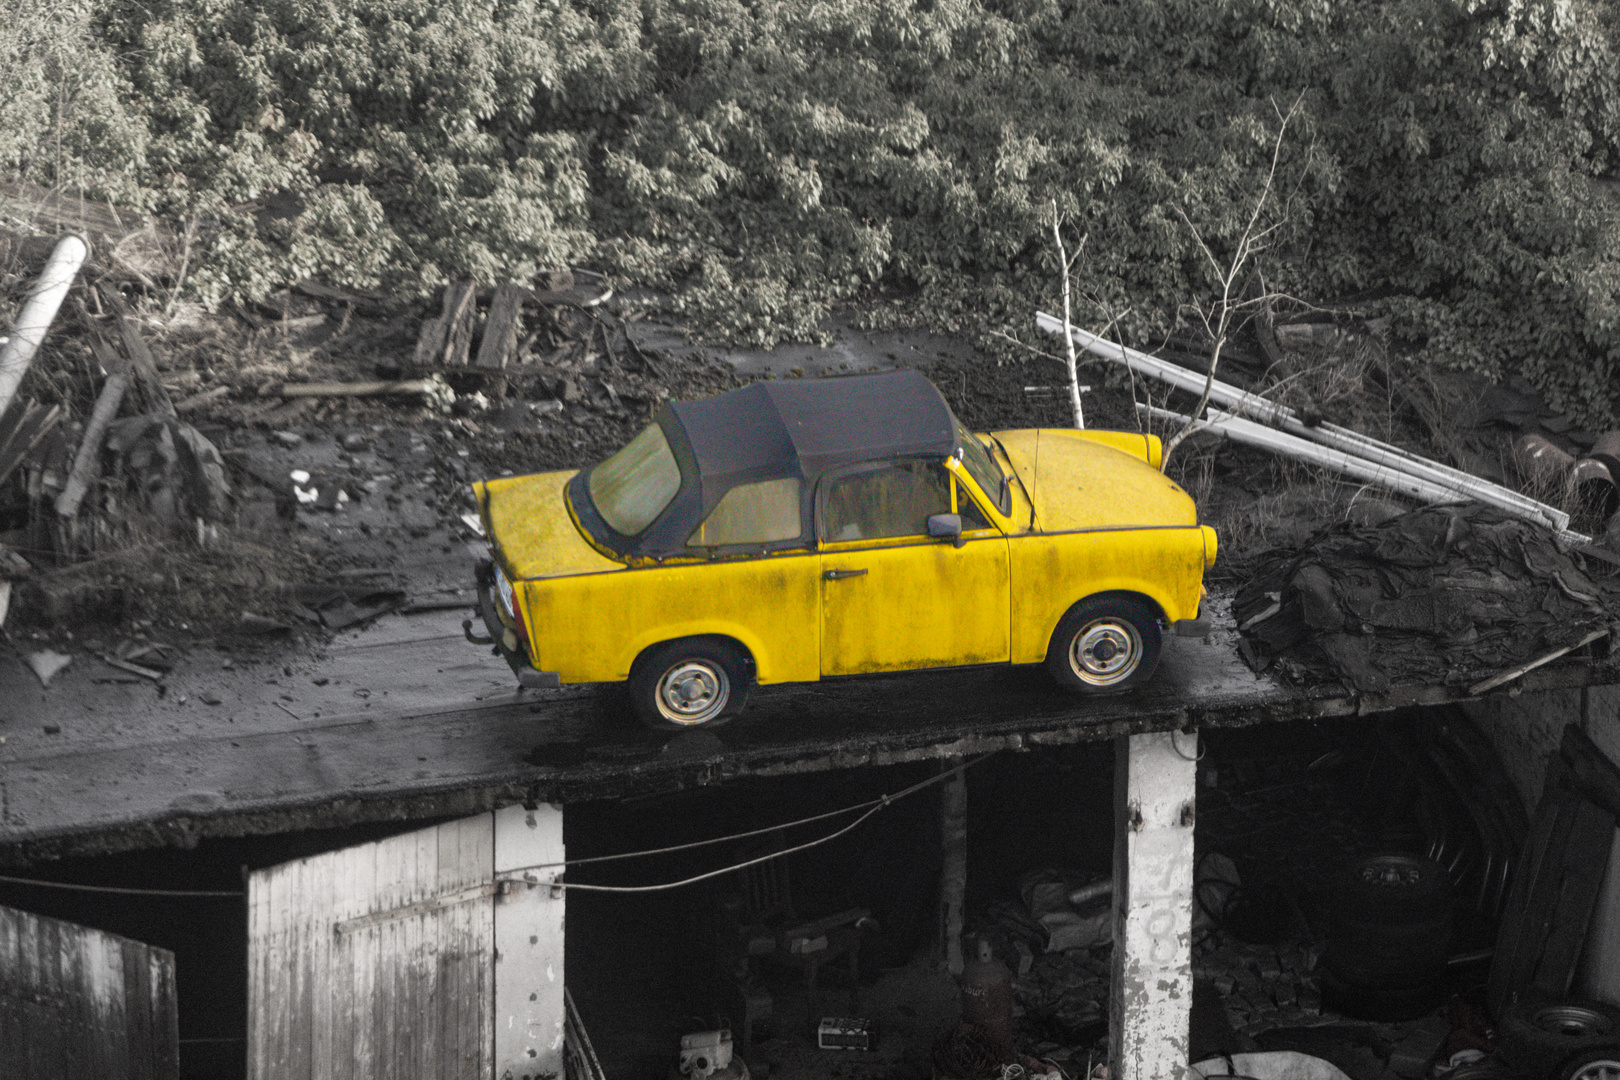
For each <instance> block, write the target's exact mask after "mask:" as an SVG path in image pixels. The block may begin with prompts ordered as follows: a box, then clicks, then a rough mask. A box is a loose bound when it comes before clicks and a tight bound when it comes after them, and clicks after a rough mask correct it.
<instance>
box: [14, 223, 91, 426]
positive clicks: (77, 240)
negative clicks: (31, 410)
mask: <svg viewBox="0 0 1620 1080" xmlns="http://www.w3.org/2000/svg"><path fill="white" fill-rule="evenodd" d="M89 257H90V245H89V244H88V243H87V242H86V241H85V239H84V237H82V236H79V235H77V234H76V233H68V234H67V235H66V236H64V237H62V239H61V240H60V241H59V242H58V243H57V245H56V250H54V251H52V252H51V257H50V258H49V259H47V260H46V262H45V269H44V270H43V271H41V272H40V275H39V280H38V281H36V282H34V287H33V288H32V289H30V290H29V291H28V299H26V300H24V301H23V306H22V310H21V311H20V312H18V313H17V321H16V323H15V325H14V326H13V327H12V331H11V338H10V340H8V341H7V342H6V343H5V345H4V347H0V416H4V415H5V412H6V409H7V408H8V407H9V406H10V405H11V400H12V398H14V397H16V396H17V387H18V386H19V385H21V384H22V379H23V375H25V374H27V372H28V365H29V363H31V362H32V361H33V359H34V352H35V350H36V349H38V348H39V345H40V342H42V341H44V340H45V331H47V330H49V329H50V327H51V320H53V319H55V318H56V310H57V308H59V307H61V306H62V299H63V298H64V297H65V296H67V291H68V289H69V288H70V287H71V286H72V284H73V279H74V278H75V277H76V276H78V273H79V267H81V266H83V265H84V260H85V259H87V258H89Z"/></svg>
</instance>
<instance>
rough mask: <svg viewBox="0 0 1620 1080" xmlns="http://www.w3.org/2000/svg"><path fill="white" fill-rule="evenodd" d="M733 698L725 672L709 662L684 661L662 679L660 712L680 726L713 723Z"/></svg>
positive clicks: (659, 692) (659, 697) (659, 702)
mask: <svg viewBox="0 0 1620 1080" xmlns="http://www.w3.org/2000/svg"><path fill="white" fill-rule="evenodd" d="M730 697H731V680H730V679H728V678H727V677H726V672H725V669H724V668H722V667H720V666H719V665H718V664H713V663H710V662H709V661H706V660H683V661H681V662H680V663H678V664H676V665H675V666H673V667H671V668H670V669H669V670H668V671H666V672H664V677H663V678H661V679H659V680H658V711H659V713H661V714H662V715H663V717H664V719H665V720H669V721H671V722H672V723H676V724H702V723H706V722H707V721H710V720H713V719H714V718H715V717H716V716H719V715H720V712H721V710H723V709H724V708H725V707H726V702H727V700H729V699H730Z"/></svg>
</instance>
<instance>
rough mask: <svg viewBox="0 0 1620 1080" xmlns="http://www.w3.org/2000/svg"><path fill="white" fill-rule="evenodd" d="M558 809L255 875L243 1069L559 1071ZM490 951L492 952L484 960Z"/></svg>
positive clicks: (455, 1074) (301, 1078)
mask: <svg viewBox="0 0 1620 1080" xmlns="http://www.w3.org/2000/svg"><path fill="white" fill-rule="evenodd" d="M561 858H562V811H561V810H560V809H559V808H554V807H542V808H541V810H540V811H525V810H524V809H523V808H522V807H513V808H510V809H508V810H500V811H496V812H495V813H493V814H480V815H478V816H477V817H472V818H467V819H465V820H463V821H456V822H451V823H449V824H445V825H439V826H436V827H434V828H430V829H423V830H421V831H420V832H415V833H410V834H408V835H405V836H397V837H394V838H392V839H389V840H383V841H380V842H378V843H374V844H362V845H359V846H357V847H353V848H346V849H344V850H341V851H334V852H329V853H327V854H325V855H317V856H314V857H311V858H308V859H301V860H299V861H297V862H291V863H285V864H283V865H281V866H276V867H271V868H270V869H267V870H261V871H257V872H255V873H254V874H253V875H252V876H251V877H250V879H249V883H248V987H249V990H248V1006H249V1011H248V1072H249V1076H250V1077H253V1078H254V1080H305V1078H308V1080H327V1078H331V1080H347V1078H356V1080H360V1078H371V1077H376V1078H379V1080H382V1078H413V1080H428V1078H435V1077H442V1078H468V1080H474V1078H476V1080H490V1078H493V1077H498V1076H505V1075H507V1074H510V1075H511V1076H512V1077H513V1080H519V1078H521V1077H523V1076H530V1077H534V1078H538V1077H540V1076H543V1075H545V1074H546V1073H548V1072H549V1073H551V1074H552V1075H556V1074H557V1073H560V1072H561V1064H562V1024H563V1007H562V994H563V987H562V906H563V905H562V901H561V899H560V897H553V896H552V895H551V893H552V890H551V889H550V888H549V887H547V886H548V885H549V881H550V880H551V877H552V876H553V871H550V870H545V871H540V872H532V871H531V872H528V873H525V872H524V869H525V868H526V867H534V866H536V865H537V864H540V863H545V862H552V861H558V860H560V859H561ZM497 958H498V959H497Z"/></svg>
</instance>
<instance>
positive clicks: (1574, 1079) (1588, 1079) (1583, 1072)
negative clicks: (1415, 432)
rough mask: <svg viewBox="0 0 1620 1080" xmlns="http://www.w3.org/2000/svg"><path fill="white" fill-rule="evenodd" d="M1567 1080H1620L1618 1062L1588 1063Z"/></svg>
mask: <svg viewBox="0 0 1620 1080" xmlns="http://www.w3.org/2000/svg"><path fill="white" fill-rule="evenodd" d="M1569 1080H1620V1060H1616V1059H1615V1058H1604V1059H1603V1060H1601V1061H1588V1062H1587V1063H1586V1064H1585V1065H1582V1066H1581V1067H1580V1068H1579V1069H1576V1070H1575V1071H1574V1072H1572V1073H1570V1074H1569Z"/></svg>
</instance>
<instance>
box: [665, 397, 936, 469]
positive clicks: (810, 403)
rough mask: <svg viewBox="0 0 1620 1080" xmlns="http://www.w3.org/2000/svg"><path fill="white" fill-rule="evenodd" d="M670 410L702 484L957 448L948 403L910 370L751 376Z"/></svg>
mask: <svg viewBox="0 0 1620 1080" xmlns="http://www.w3.org/2000/svg"><path fill="white" fill-rule="evenodd" d="M666 408H668V409H669V411H670V412H671V413H673V414H674V416H675V418H676V419H677V420H678V421H679V422H680V425H681V428H682V430H683V431H684V432H685V434H686V438H687V442H688V443H689V444H690V445H691V447H692V453H693V455H694V456H695V457H696V459H697V468H698V474H699V475H700V476H701V478H702V479H703V481H704V483H705V484H713V483H718V484H720V485H722V486H723V487H726V488H729V487H731V486H732V485H734V484H737V483H742V482H745V481H748V480H764V479H772V478H775V477H780V476H794V475H797V476H802V477H803V478H804V479H805V481H806V482H807V483H808V484H814V483H815V481H816V480H818V479H819V478H820V477H821V476H822V475H823V474H824V473H827V472H830V471H832V470H834V469H837V468H840V467H842V466H844V465H853V464H857V463H859V462H862V461H875V460H879V459H882V458H892V457H902V456H908V455H915V454H927V455H936V456H938V457H941V458H943V457H944V456H945V455H947V454H949V453H951V452H952V451H953V450H955V449H956V432H955V429H954V427H953V425H952V423H951V410H950V407H949V406H947V405H946V404H945V399H944V398H943V397H941V396H940V393H939V391H938V390H936V389H935V388H934V384H933V383H931V382H929V381H928V380H927V379H926V378H924V377H923V376H921V375H919V374H918V373H917V372H915V371H885V372H881V373H879V374H875V375H849V376H844V377H842V378H833V379H792V380H780V381H777V380H773V381H771V382H759V383H754V384H753V385H752V386H747V387H744V388H743V389H741V390H733V391H732V392H731V393H729V394H721V395H720V396H719V397H712V398H706V399H704V400H702V401H676V402H671V403H670V404H669V405H668V406H666Z"/></svg>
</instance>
